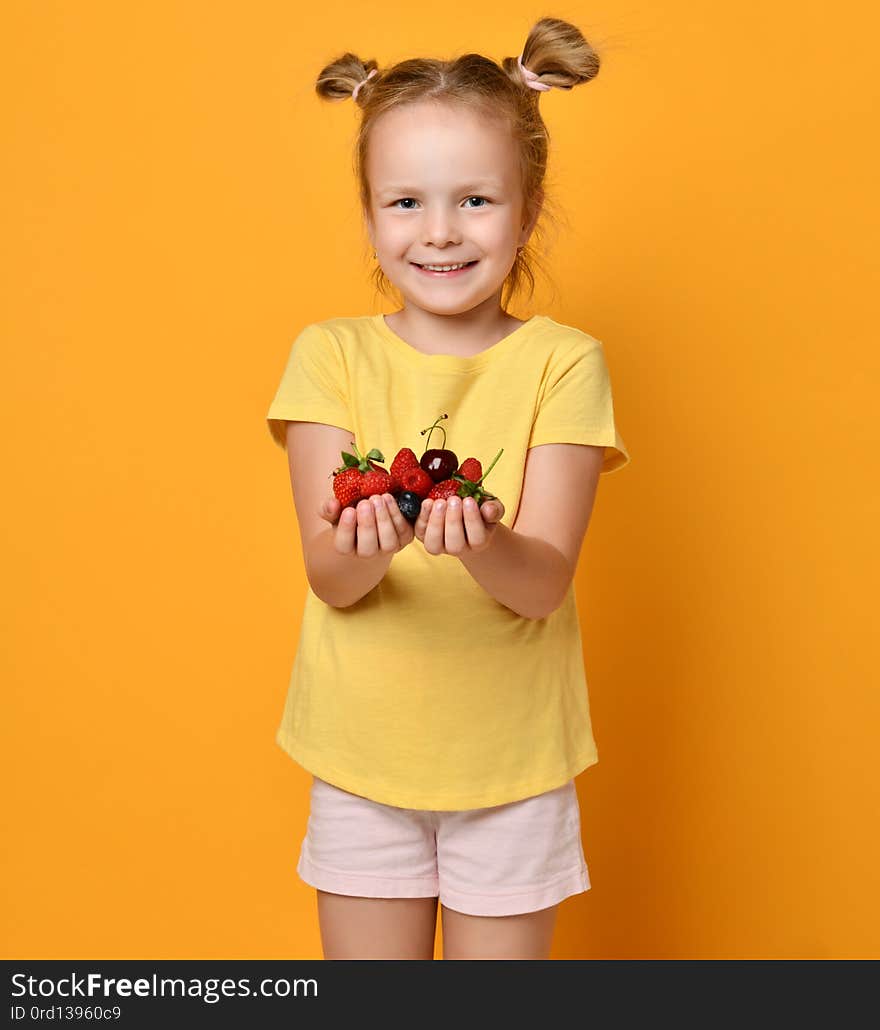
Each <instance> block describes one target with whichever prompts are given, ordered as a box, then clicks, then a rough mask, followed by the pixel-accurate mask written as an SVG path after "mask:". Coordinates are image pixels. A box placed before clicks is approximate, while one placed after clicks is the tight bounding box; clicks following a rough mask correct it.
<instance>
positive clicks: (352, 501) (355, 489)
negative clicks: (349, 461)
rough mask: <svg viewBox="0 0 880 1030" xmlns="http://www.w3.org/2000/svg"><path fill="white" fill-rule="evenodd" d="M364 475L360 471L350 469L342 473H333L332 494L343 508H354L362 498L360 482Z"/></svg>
mask: <svg viewBox="0 0 880 1030" xmlns="http://www.w3.org/2000/svg"><path fill="white" fill-rule="evenodd" d="M363 478H364V475H363V473H362V472H361V470H360V469H357V468H350V469H346V470H345V471H344V472H334V473H333V493H334V494H335V495H336V497H337V498H338V500H339V503H340V504H341V505H342V507H343V508H347V507H348V506H349V505H353V506H356V505H357V502H358V501H359V500H360V499H361V498H362V497H363V496H364V495H363V493H362V492H361V481H362V480H363Z"/></svg>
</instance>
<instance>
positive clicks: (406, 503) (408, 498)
mask: <svg viewBox="0 0 880 1030" xmlns="http://www.w3.org/2000/svg"><path fill="white" fill-rule="evenodd" d="M397 507H398V508H400V513H401V515H403V517H404V518H405V519H406V520H407V521H408V522H415V520H416V519H417V518H418V517H419V512H420V511H421V510H422V499H421V498H420V497H419V495H418V494H414V493H413V492H412V491H411V490H404V491H403V492H402V493H399V494H398V495H397Z"/></svg>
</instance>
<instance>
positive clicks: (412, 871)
mask: <svg viewBox="0 0 880 1030" xmlns="http://www.w3.org/2000/svg"><path fill="white" fill-rule="evenodd" d="M296 871H297V872H298V873H299V875H300V877H301V878H302V879H303V880H304V881H305V882H306V883H307V884H309V885H310V886H312V887H316V888H318V889H320V890H322V891H328V892H329V893H331V894H350V895H355V896H357V897H362V898H431V897H438V896H439V898H440V902H441V903H442V904H443V905H445V906H446V907H447V908H451V909H454V910H455V911H457V912H465V913H467V914H468V915H475V916H507V915H516V914H518V913H521V912H536V911H538V910H539V909H542V908H549V907H550V906H551V905H555V904H556V903H557V902H559V901H562V899H563V898H567V897H569V895H571V894H580V893H581V892H583V891H588V890H589V889H590V878H589V873H588V872H587V863H586V861H585V859H584V851H583V846H582V844H581V825H580V809H579V806H578V797H577V792H576V790H575V786H574V780H569V781H568V783H565V784H563V785H562V786H561V787H557V788H555V789H554V790H550V791H547V792H546V793H544V794H538V795H536V796H535V797H530V798H524V799H522V800H520V801H512V802H510V803H509V804H506V805H494V806H492V807H490V808H471V809H466V810H464V811H458V812H446V811H426V810H421V809H415V808H396V807H393V806H391V805H383V804H380V803H379V802H378V801H371V800H370V799H369V798H364V797H361V796H360V795H358V794H351V793H349V792H348V791H345V790H342V789H341V788H340V787H336V786H334V785H333V784H330V783H327V782H326V781H325V780H321V779H318V777H317V776H314V777H313V779H312V788H311V810H310V812H309V819H308V826H307V829H306V836H305V839H304V840H303V843H302V850H301V852H300V857H299V864H298V865H297V870H296Z"/></svg>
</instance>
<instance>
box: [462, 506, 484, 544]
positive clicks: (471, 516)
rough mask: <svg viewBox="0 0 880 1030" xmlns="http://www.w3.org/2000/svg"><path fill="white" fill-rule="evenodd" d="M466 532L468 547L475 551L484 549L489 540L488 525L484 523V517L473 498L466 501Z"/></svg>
mask: <svg viewBox="0 0 880 1030" xmlns="http://www.w3.org/2000/svg"><path fill="white" fill-rule="evenodd" d="M464 532H465V536H466V537H467V542H468V547H472V548H474V549H475V550H477V549H479V548H481V547H483V546H484V544H485V543H486V540H487V539H488V536H487V533H486V524H485V523H484V522H483V516H482V515H481V514H480V509H479V507H478V506H477V502H476V501H475V500H474V499H473V497H466V498H465V499H464Z"/></svg>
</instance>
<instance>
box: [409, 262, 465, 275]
mask: <svg viewBox="0 0 880 1030" xmlns="http://www.w3.org/2000/svg"><path fill="white" fill-rule="evenodd" d="M469 264H470V261H463V262H462V263H461V264H460V265H422V266H421V267H422V268H427V269H428V270H429V271H431V272H451V271H453V270H454V269H456V268H464V266H465V265H469Z"/></svg>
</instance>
